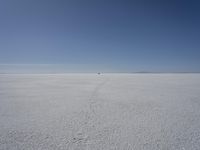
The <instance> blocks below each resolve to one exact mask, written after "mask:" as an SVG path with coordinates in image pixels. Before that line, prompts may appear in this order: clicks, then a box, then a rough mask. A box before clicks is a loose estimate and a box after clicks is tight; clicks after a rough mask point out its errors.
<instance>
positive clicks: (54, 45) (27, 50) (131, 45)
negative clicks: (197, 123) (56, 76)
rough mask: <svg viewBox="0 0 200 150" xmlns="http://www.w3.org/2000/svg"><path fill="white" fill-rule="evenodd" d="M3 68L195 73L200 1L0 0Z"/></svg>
mask: <svg viewBox="0 0 200 150" xmlns="http://www.w3.org/2000/svg"><path fill="white" fill-rule="evenodd" d="M0 64H57V65H58V64H62V66H63V65H66V66H67V67H63V68H64V69H66V70H67V71H68V72H70V70H71V71H72V72H73V71H80V72H84V71H91V72H92V71H96V70H99V71H108V72H109V71H110V72H112V71H114V72H134V71H164V72H167V71H170V72H171V71H172V72H179V71H186V72H187V71H194V72H199V71H200V1H198V0H187V1H186V0H1V1H0ZM7 66H8V65H7ZM55 66H56V65H55ZM55 66H54V67H55ZM0 68H1V67H0ZM72 68H73V69H72ZM84 69H85V70H84ZM66 70H65V71H66Z"/></svg>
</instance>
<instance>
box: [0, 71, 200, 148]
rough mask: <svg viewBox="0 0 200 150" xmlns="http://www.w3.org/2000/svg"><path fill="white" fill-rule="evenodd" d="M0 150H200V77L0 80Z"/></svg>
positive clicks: (8, 77)
mask: <svg viewBox="0 0 200 150" xmlns="http://www.w3.org/2000/svg"><path fill="white" fill-rule="evenodd" d="M0 149H1V150H39V149H41V150H55V149H58V150H103V149H104V150H199V149H200V74H102V75H96V74H57V75H53V74H52V75H50V74H49V75H47V74H32V75H31V74H29V75H26V74H24V75H19V74H18V75H14V74H13V75H0Z"/></svg>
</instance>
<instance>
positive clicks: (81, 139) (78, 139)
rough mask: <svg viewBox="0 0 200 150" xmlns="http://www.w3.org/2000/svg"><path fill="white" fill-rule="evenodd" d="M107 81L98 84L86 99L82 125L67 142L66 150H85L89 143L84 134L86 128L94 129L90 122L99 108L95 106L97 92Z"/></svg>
mask: <svg viewBox="0 0 200 150" xmlns="http://www.w3.org/2000/svg"><path fill="white" fill-rule="evenodd" d="M108 81H109V78H106V79H105V80H103V81H102V82H101V83H99V84H98V85H97V86H96V87H95V88H94V90H93V91H92V93H91V96H90V97H89V99H88V102H89V109H87V110H86V111H84V112H83V114H84V118H85V120H84V125H83V126H81V127H80V129H79V130H78V131H77V132H76V133H75V135H74V136H73V137H72V139H71V141H70V142H69V145H68V149H70V148H71V147H73V148H74V147H76V148H77V149H79V148H80V149H81V150H82V149H87V147H88V145H89V143H88V141H89V138H90V137H89V136H88V135H87V133H85V132H84V130H85V129H86V128H89V127H95V125H94V123H92V120H93V119H94V118H98V117H97V112H96V109H97V107H100V104H99V103H98V104H97V101H96V100H97V99H96V97H97V95H98V92H99V91H100V90H101V89H102V87H103V86H105V84H107V83H108Z"/></svg>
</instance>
